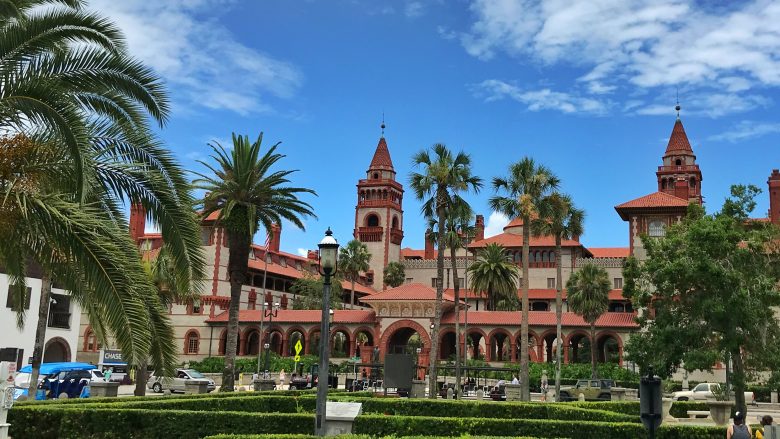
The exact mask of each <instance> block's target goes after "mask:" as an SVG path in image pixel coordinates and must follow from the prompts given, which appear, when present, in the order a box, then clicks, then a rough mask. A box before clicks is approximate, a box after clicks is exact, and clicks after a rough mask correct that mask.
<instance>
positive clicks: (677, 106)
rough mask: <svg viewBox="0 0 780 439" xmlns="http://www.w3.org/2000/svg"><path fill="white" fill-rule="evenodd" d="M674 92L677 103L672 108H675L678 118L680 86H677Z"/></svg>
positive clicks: (678, 118) (678, 117)
mask: <svg viewBox="0 0 780 439" xmlns="http://www.w3.org/2000/svg"><path fill="white" fill-rule="evenodd" d="M675 94H676V95H677V105H675V107H674V109H675V110H677V120H680V108H681V107H680V87H677V89H676V90H675Z"/></svg>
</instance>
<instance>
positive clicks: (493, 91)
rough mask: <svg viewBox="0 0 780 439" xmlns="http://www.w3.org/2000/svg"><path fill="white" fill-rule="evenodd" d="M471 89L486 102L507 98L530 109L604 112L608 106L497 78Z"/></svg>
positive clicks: (595, 100)
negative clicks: (529, 87) (533, 88)
mask: <svg viewBox="0 0 780 439" xmlns="http://www.w3.org/2000/svg"><path fill="white" fill-rule="evenodd" d="M473 91H474V94H475V96H477V97H481V98H483V99H484V100H485V101H486V102H491V101H497V100H501V99H504V98H509V99H513V100H515V101H517V102H520V103H522V104H524V105H525V106H526V108H527V109H528V110H530V111H541V110H556V111H560V112H562V113H589V114H604V113H605V112H606V110H607V107H608V103H606V102H603V101H600V100H597V99H592V98H587V97H582V96H578V95H575V94H570V93H564V92H559V91H553V90H550V89H549V88H543V89H539V90H523V89H521V88H520V87H518V86H516V85H514V84H510V83H508V82H505V81H501V80H498V79H488V80H485V81H482V82H481V83H479V84H477V85H475V86H474V87H473Z"/></svg>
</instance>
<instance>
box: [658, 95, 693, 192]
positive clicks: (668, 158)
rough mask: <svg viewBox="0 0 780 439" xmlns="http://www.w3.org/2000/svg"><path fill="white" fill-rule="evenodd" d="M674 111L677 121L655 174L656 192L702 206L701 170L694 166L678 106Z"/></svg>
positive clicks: (691, 151) (691, 150)
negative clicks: (656, 180) (656, 179)
mask: <svg viewBox="0 0 780 439" xmlns="http://www.w3.org/2000/svg"><path fill="white" fill-rule="evenodd" d="M675 109H676V110H677V120H676V121H675V122H674V128H672V135H671V136H669V143H668V144H667V145H666V152H665V153H664V156H663V165H662V166H659V167H658V171H656V173H655V174H656V176H657V178H658V191H659V192H665V193H667V194H669V195H674V196H675V197H677V198H682V199H683V200H687V201H689V202H691V201H695V202H697V203H699V204H702V197H701V181H702V177H701V170H699V165H697V164H696V156H695V155H694V154H693V149H692V148H691V143H690V142H689V141H688V136H686V135H685V128H683V124H682V121H680V105H679V104H678V105H677V106H676V107H675Z"/></svg>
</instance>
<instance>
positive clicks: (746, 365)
mask: <svg viewBox="0 0 780 439" xmlns="http://www.w3.org/2000/svg"><path fill="white" fill-rule="evenodd" d="M759 192H760V191H759V190H758V189H757V188H755V187H750V186H734V187H732V196H731V197H730V198H729V199H728V200H726V202H725V203H724V205H723V209H721V211H720V212H718V213H716V214H713V215H706V214H705V213H704V209H703V208H702V207H701V206H699V205H696V204H692V205H690V206H689V208H688V215H687V216H686V217H685V218H684V219H683V220H682V221H681V222H679V223H677V224H674V225H671V226H670V227H668V228H667V229H666V231H665V236H664V237H648V236H642V238H641V240H642V244H643V245H644V247H645V249H646V250H647V259H646V260H644V261H637V260H636V259H633V258H632V259H629V261H628V262H627V264H626V266H625V268H624V277H625V279H626V284H625V285H624V289H623V294H624V295H626V296H627V297H629V298H631V300H632V302H633V303H634V304H635V305H636V306H637V307H643V309H642V312H641V313H640V318H639V322H640V325H641V328H642V330H641V331H638V332H637V333H636V334H635V335H634V336H632V337H631V339H630V340H629V342H628V344H627V346H626V353H627V357H628V358H630V359H631V360H632V361H634V362H636V363H638V364H639V365H640V366H641V367H642V369H643V370H644V371H646V370H647V367H648V366H653V367H654V369H655V371H656V373H658V374H659V375H661V376H662V377H668V376H670V375H671V374H672V373H673V372H674V371H675V370H677V369H678V368H680V367H684V368H685V369H686V370H688V371H693V370H696V369H701V370H707V371H711V370H712V367H713V365H714V364H716V363H718V362H723V363H728V360H729V358H730V359H731V361H732V362H733V373H732V374H731V375H730V376H729V379H730V381H731V382H732V384H733V386H734V391H735V392H734V395H735V398H736V405H737V410H739V411H743V412H744V411H746V408H747V407H746V406H745V400H744V393H743V392H744V390H745V381H746V377H747V374H746V370H751V369H752V370H778V368H780V327H778V321H777V317H776V315H775V309H776V307H777V306H780V294H778V293H779V291H778V282H780V247H779V246H778V245H777V243H778V242H779V241H778V239H779V238H780V232H778V228H777V226H774V225H771V224H765V223H757V222H751V221H745V218H747V215H748V214H749V213H750V212H751V211H752V209H753V207H754V206H755V204H754V200H753V196H754V195H755V194H757V193H759Z"/></svg>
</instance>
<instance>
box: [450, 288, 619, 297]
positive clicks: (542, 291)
mask: <svg viewBox="0 0 780 439" xmlns="http://www.w3.org/2000/svg"><path fill="white" fill-rule="evenodd" d="M555 291H556V290H555V289H554V288H529V289H528V299H530V300H554V299H555ZM444 292H445V294H449V295H450V296H451V297H455V290H454V289H452V288H450V289H447V290H444ZM459 294H460V297H462V298H464V299H482V298H485V297H487V296H486V295H485V293H475V292H473V291H471V290H463V289H461V290H460V293H459ZM517 297H523V290H521V289H518V290H517ZM562 297H563V298H564V299H566V290H565V289H564V290H563V295H562ZM609 300H626V298H625V297H623V290H609Z"/></svg>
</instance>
